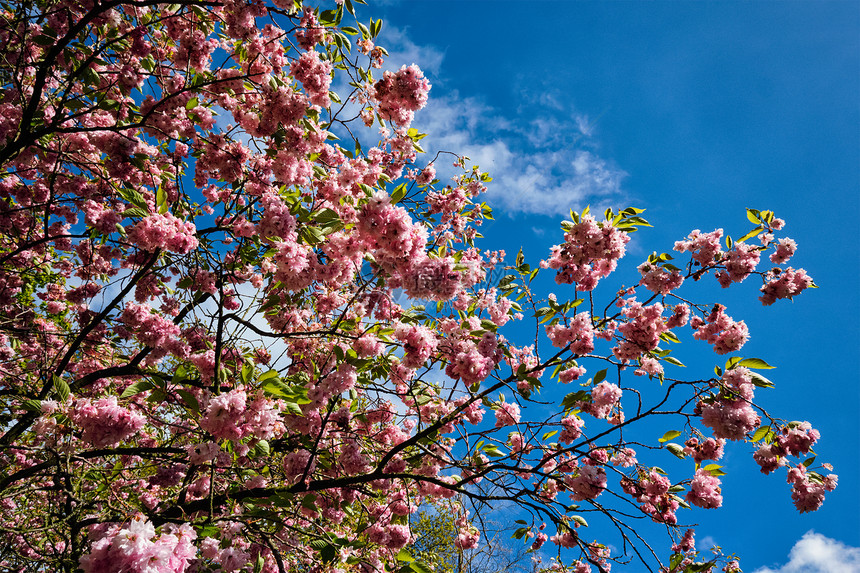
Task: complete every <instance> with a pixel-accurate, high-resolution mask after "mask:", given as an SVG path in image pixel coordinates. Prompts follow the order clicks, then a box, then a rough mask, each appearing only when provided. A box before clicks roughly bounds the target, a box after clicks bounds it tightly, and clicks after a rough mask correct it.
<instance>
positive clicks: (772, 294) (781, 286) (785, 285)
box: [758, 267, 812, 306]
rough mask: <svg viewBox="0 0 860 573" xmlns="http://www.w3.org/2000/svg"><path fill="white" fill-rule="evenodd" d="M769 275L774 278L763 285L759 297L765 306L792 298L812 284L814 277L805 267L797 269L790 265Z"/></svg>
mask: <svg viewBox="0 0 860 573" xmlns="http://www.w3.org/2000/svg"><path fill="white" fill-rule="evenodd" d="M774 275H775V276H774ZM768 276H770V277H772V278H771V279H770V280H769V281H768V282H767V283H766V284H765V285H764V286H762V287H761V293H762V294H761V296H760V297H758V299H759V300H760V301H761V302H762V304H764V305H765V306H769V305H771V304H773V303H774V302H776V301H777V300H778V299H781V298H787V299H789V300H790V299H791V298H793V297H794V296H796V295H798V294H800V293H801V292H802V291H803V290H805V289H807V288H809V287H811V286H812V278H811V277H810V276H809V275H807V274H806V271H805V270H803V269H797V270H796V271H795V270H794V269H793V268H791V267H788V268H787V269H785V270H783V271H781V272H779V269H774V270H773V271H771V272H770V273H769V274H768Z"/></svg>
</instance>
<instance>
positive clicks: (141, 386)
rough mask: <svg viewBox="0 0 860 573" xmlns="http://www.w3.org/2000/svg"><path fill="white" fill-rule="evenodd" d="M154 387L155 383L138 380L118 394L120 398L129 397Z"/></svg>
mask: <svg viewBox="0 0 860 573" xmlns="http://www.w3.org/2000/svg"><path fill="white" fill-rule="evenodd" d="M153 388H155V384H153V383H152V382H150V381H149V380H141V381H140V382H135V383H134V384H132V385H131V386H129V387H128V388H126V389H125V390H123V393H122V394H121V395H120V398H129V397H131V396H134V395H135V394H140V393H141V392H146V391H147V390H152V389H153Z"/></svg>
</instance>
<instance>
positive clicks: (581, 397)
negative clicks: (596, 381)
mask: <svg viewBox="0 0 860 573" xmlns="http://www.w3.org/2000/svg"><path fill="white" fill-rule="evenodd" d="M588 398H589V394H588V392H586V391H585V390H578V391H576V392H571V393H570V394H568V395H567V396H565V397H564V400H562V401H561V405H562V407H563V408H572V407H573V406H574V404H576V403H577V402H584V401H586V400H587V399H588Z"/></svg>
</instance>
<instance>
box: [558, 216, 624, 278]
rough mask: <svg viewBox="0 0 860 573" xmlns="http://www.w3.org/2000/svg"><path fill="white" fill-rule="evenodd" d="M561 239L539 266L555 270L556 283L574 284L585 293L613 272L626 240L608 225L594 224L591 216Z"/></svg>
mask: <svg viewBox="0 0 860 573" xmlns="http://www.w3.org/2000/svg"><path fill="white" fill-rule="evenodd" d="M564 239H565V242H564V243H563V244H561V245H557V246H555V247H553V248H552V249H551V251H550V255H551V256H550V258H549V259H548V260H545V261H542V262H541V267H543V268H551V269H555V270H556V271H557V273H556V277H555V282H557V283H558V284H572V283H576V285H577V287H578V288H579V289H581V290H585V291H591V290H594V288H595V287H596V286H597V283H598V281H599V280H600V279H601V278H604V277H606V276H608V275H609V274H610V273H611V272H612V271H614V270H615V268H616V266H617V264H618V260H619V259H620V258H621V257H623V256H624V253H625V245H626V244H627V243H628V242H629V241H630V237H629V235H628V234H627V233H625V232H623V231H621V230H619V229H618V228H616V227H613V226H612V224H611V222H609V221H604V222H602V223H598V222H597V221H596V220H595V219H594V217H592V216H591V215H585V216H584V217H582V218H581V220H580V222H579V223H576V224H574V225H573V226H572V227H571V228H570V229H569V230H568V231H567V232H566V233H565V235H564Z"/></svg>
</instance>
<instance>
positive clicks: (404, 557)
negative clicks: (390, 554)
mask: <svg viewBox="0 0 860 573" xmlns="http://www.w3.org/2000/svg"><path fill="white" fill-rule="evenodd" d="M397 560H398V561H403V562H404V563H412V562H413V561H415V558H414V557H412V556H411V555H409V552H408V551H406V550H405V549H401V550H400V553H398V554H397Z"/></svg>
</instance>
